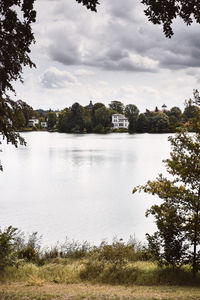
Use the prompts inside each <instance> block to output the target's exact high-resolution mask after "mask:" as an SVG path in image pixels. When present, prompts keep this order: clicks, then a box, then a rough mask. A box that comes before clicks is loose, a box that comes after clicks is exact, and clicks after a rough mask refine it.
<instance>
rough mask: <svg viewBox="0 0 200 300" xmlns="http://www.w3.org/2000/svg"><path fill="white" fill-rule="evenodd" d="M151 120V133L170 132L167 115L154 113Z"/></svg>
mask: <svg viewBox="0 0 200 300" xmlns="http://www.w3.org/2000/svg"><path fill="white" fill-rule="evenodd" d="M150 118H151V120H150V123H151V128H150V132H157V133H163V132H168V131H169V118H168V116H167V115H166V114H165V113H163V112H152V113H151V114H150Z"/></svg>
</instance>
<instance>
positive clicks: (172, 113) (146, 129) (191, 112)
mask: <svg viewBox="0 0 200 300" xmlns="http://www.w3.org/2000/svg"><path fill="white" fill-rule="evenodd" d="M199 111H200V109H199V107H198V106H197V105H194V103H192V101H191V100H188V101H187V102H186V105H185V109H184V111H183V112H182V111H181V109H180V108H179V107H176V106H174V107H172V108H171V109H167V107H166V106H165V105H163V106H162V108H161V109H158V107H157V106H156V107H155V109H154V110H151V111H150V110H148V109H146V111H145V112H143V113H140V111H139V109H138V108H137V106H136V105H134V104H128V105H124V104H123V103H122V102H121V101H111V103H110V104H109V105H108V107H106V106H105V105H104V104H103V103H100V102H97V103H95V104H94V105H89V106H82V105H80V104H79V103H77V102H76V103H74V104H73V105H72V106H71V107H66V108H65V109H63V110H62V111H60V112H59V113H58V112H57V113H56V112H55V111H52V110H46V111H45V110H42V109H38V110H35V111H33V110H32V111H31V112H30V113H29V114H28V115H27V112H24V111H23V109H22V110H20V111H17V113H16V116H15V118H14V123H15V127H16V129H17V130H23V129H25V128H26V127H28V120H29V118H31V117H33V116H34V117H36V118H38V119H39V120H40V122H44V121H46V122H47V129H48V130H56V131H59V132H65V133H108V132H111V131H115V132H116V131H117V132H124V131H128V132H129V133H167V132H176V131H177V129H179V128H184V127H186V128H187V130H188V131H194V128H193V125H192V119H193V118H195V116H196V115H198V113H199ZM113 114H123V115H125V116H126V117H127V118H128V121H129V127H128V130H127V129H124V128H120V129H114V128H113V125H112V115H113ZM32 129H33V130H38V129H40V125H37V126H36V127H34V128H32Z"/></svg>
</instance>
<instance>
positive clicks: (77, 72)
mask: <svg viewBox="0 0 200 300" xmlns="http://www.w3.org/2000/svg"><path fill="white" fill-rule="evenodd" d="M74 74H75V75H76V76H92V75H94V74H95V72H93V71H90V70H86V69H78V70H75V71H74Z"/></svg>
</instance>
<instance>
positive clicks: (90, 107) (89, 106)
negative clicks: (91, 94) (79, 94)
mask: <svg viewBox="0 0 200 300" xmlns="http://www.w3.org/2000/svg"><path fill="white" fill-rule="evenodd" d="M92 107H93V104H92V101H91V100H90V104H89V105H88V106H87V108H88V109H89V110H90V109H92Z"/></svg>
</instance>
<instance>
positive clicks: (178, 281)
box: [0, 258, 200, 286]
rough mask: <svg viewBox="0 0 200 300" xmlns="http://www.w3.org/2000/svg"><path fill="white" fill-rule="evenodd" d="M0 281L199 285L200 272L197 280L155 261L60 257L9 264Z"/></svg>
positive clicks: (0, 276) (183, 270) (188, 272)
mask: <svg viewBox="0 0 200 300" xmlns="http://www.w3.org/2000/svg"><path fill="white" fill-rule="evenodd" d="M0 282H1V283H6V284H7V283H10V284H12V283H14V282H21V283H25V284H26V285H35V286H40V285H43V284H46V283H56V284H79V283H90V284H111V285H126V286H131V285H137V286H141V285H142V286H146V285H149V286H153V285H155V286H158V285H168V286H170V285H179V286H199V285H200V275H199V274H198V276H197V277H196V279H194V278H193V277H192V274H191V272H190V270H189V268H187V267H184V268H182V269H179V270H173V269H171V268H162V269H161V268H159V267H158V266H157V265H156V264H155V263H153V262H140V261H138V262H132V263H130V262H127V263H125V264H123V266H115V265H113V263H109V262H108V263H106V262H103V263H102V262H98V261H95V260H94V259H90V258H88V259H86V258H84V259H78V260H77V259H75V260H72V259H61V258H57V259H52V260H51V262H49V263H45V264H44V265H43V266H37V265H35V264H33V263H26V262H22V263H20V264H19V265H18V266H17V267H15V266H12V267H6V268H5V269H4V271H3V272H1V273H0Z"/></svg>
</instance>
